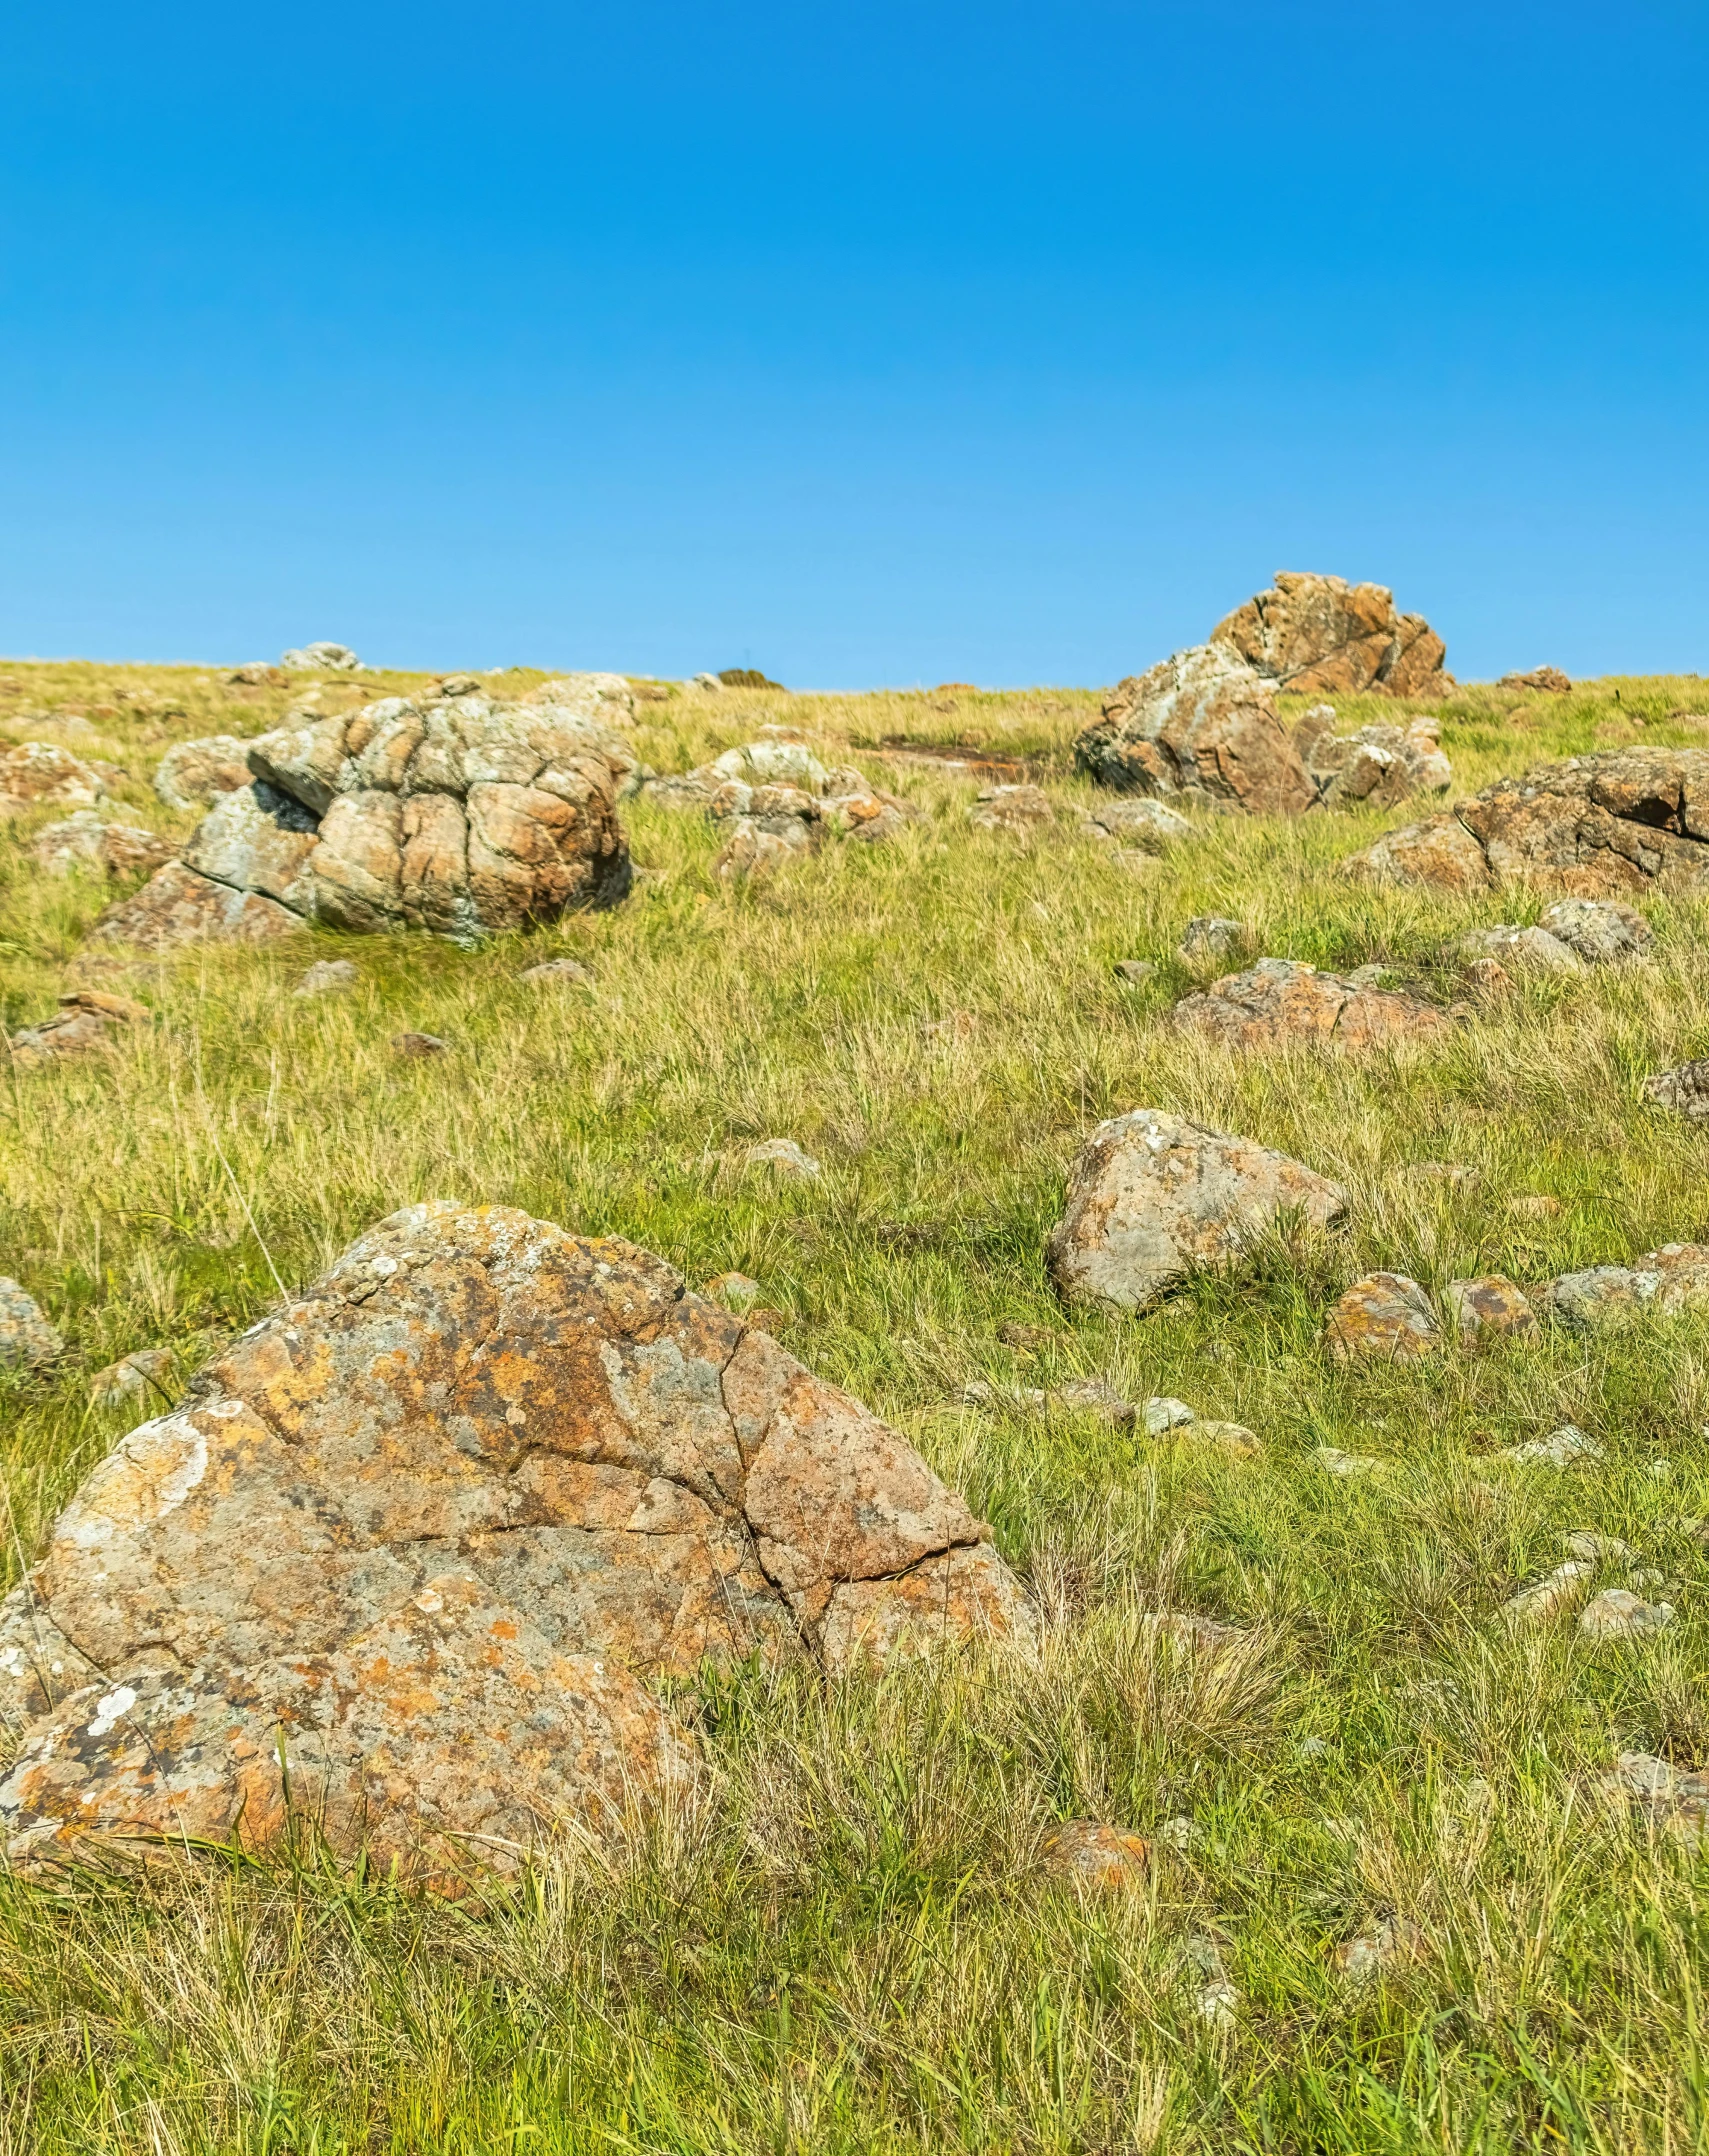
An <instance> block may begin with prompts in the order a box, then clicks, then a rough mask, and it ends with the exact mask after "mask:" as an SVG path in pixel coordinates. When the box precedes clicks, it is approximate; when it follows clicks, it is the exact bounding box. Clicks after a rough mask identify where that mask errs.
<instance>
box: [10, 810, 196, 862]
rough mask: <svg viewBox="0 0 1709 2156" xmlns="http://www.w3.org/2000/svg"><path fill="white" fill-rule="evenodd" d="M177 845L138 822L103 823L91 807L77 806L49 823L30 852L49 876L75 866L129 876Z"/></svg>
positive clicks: (171, 852) (164, 859)
mask: <svg viewBox="0 0 1709 2156" xmlns="http://www.w3.org/2000/svg"><path fill="white" fill-rule="evenodd" d="M177 850H178V849H177V848H176V847H175V846H174V845H173V844H172V843H171V841H170V840H169V839H164V838H161V837H159V836H158V834H157V833H155V832H153V831H145V830H144V829H143V828H142V826H141V825H140V824H134V823H105V822H103V821H102V819H101V817H100V815H99V814H98V813H97V811H96V810H94V809H77V810H75V811H74V812H73V813H72V814H71V815H70V816H67V817H66V819H65V821H64V822H63V823H50V824H49V825H47V827H46V828H45V829H44V830H41V831H38V832H37V833H36V835H35V837H34V838H33V839H32V840H31V842H30V856H31V858H32V859H33V860H35V861H36V862H38V863H39V864H40V865H41V867H43V868H45V869H46V870H47V872H48V874H49V875H50V876H68V875H70V874H71V873H72V871H73V870H74V869H89V870H91V871H93V872H94V873H95V874H96V875H102V876H128V875H130V874H132V873H133V872H134V871H135V870H137V869H139V868H159V867H160V866H161V865H162V863H164V862H167V861H170V860H171V859H172V857H173V855H174V854H175V853H176V852H177Z"/></svg>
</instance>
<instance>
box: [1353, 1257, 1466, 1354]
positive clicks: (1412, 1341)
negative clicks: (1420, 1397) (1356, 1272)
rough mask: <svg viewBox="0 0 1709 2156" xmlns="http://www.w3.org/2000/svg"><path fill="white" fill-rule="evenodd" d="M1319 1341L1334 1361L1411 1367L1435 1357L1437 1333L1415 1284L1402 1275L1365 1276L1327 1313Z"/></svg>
mask: <svg viewBox="0 0 1709 2156" xmlns="http://www.w3.org/2000/svg"><path fill="white" fill-rule="evenodd" d="M1323 1337H1324V1344H1325V1345H1326V1346H1327V1347H1328V1349H1329V1352H1330V1354H1331V1355H1333V1356H1334V1357H1335V1359H1336V1360H1337V1361H1338V1362H1352V1361H1355V1360H1366V1359H1368V1360H1374V1361H1380V1362H1415V1361H1416V1360H1417V1359H1418V1358H1419V1357H1420V1356H1421V1355H1434V1354H1435V1352H1436V1350H1437V1349H1438V1348H1439V1347H1440V1346H1441V1344H1442V1329H1441V1327H1440V1326H1439V1325H1438V1324H1437V1322H1436V1313H1435V1311H1434V1310H1433V1309H1432V1308H1431V1307H1430V1298H1429V1296H1428V1295H1426V1294H1425V1292H1424V1290H1423V1289H1422V1288H1421V1287H1420V1286H1419V1284H1418V1282H1417V1281H1416V1280H1409V1279H1408V1278H1407V1276H1406V1275H1405V1274H1404V1273H1367V1274H1366V1275H1365V1277H1364V1279H1363V1280H1355V1281H1354V1283H1353V1285H1352V1286H1351V1287H1350V1288H1349V1289H1348V1290H1347V1292H1346V1294H1345V1295H1343V1296H1342V1298H1341V1300H1340V1301H1339V1302H1338V1303H1337V1304H1336V1305H1335V1307H1334V1309H1333V1310H1331V1311H1330V1313H1329V1320H1328V1323H1327V1324H1326V1325H1325V1327H1324V1333H1323Z"/></svg>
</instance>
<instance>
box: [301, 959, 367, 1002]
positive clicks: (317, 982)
mask: <svg viewBox="0 0 1709 2156" xmlns="http://www.w3.org/2000/svg"><path fill="white" fill-rule="evenodd" d="M357 979H358V975H357V972H356V966H355V962H354V961H353V960H351V959H348V958H317V959H316V960H315V962H314V964H313V965H312V966H310V968H309V969H308V971H307V972H306V973H305V974H304V975H303V977H302V979H301V980H300V981H299V982H298V983H297V985H296V987H295V988H293V989H292V991H291V993H292V995H294V996H336V995H342V994H343V993H344V991H345V990H346V989H348V988H354V987H355V986H356V982H357Z"/></svg>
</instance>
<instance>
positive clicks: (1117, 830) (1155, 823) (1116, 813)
mask: <svg viewBox="0 0 1709 2156" xmlns="http://www.w3.org/2000/svg"><path fill="white" fill-rule="evenodd" d="M1087 829H1088V832H1089V834H1090V835H1091V836H1092V837H1095V838H1096V837H1103V838H1111V839H1126V840H1130V841H1132V842H1134V843H1136V844H1139V845H1142V846H1155V847H1158V848H1161V847H1163V846H1167V845H1171V844H1173V843H1174V842H1175V841H1176V840H1177V839H1183V838H1191V837H1192V835H1193V827H1192V825H1191V824H1190V823H1189V822H1188V821H1187V819H1186V817H1185V816H1183V815H1181V814H1179V813H1178V812H1177V811H1176V810H1175V809H1172V808H1170V807H1169V805H1168V804H1167V802H1163V801H1156V800H1153V799H1152V798H1151V797H1150V796H1149V795H1146V794H1137V795H1136V794H1126V795H1121V796H1118V797H1117V799H1115V800H1114V801H1101V802H1099V803H1098V805H1097V806H1096V807H1095V808H1093V809H1090V810H1089V811H1088V812H1087Z"/></svg>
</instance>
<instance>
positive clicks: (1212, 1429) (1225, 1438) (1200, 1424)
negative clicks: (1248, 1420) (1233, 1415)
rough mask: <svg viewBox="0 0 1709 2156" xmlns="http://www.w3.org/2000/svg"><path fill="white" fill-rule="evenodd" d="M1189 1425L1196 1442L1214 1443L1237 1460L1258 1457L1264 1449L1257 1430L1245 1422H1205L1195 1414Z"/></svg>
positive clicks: (1202, 1443)
mask: <svg viewBox="0 0 1709 2156" xmlns="http://www.w3.org/2000/svg"><path fill="white" fill-rule="evenodd" d="M1187 1427H1188V1428H1189V1429H1190V1431H1191V1432H1192V1437H1193V1442H1194V1443H1195V1444H1198V1445H1214V1446H1216V1447H1217V1449H1218V1450H1219V1451H1221V1452H1226V1453H1228V1454H1230V1455H1231V1456H1232V1457H1233V1458H1235V1459H1237V1460H1252V1459H1256V1458H1257V1456H1258V1454H1259V1453H1261V1452H1262V1451H1263V1450H1264V1446H1263V1441H1262V1440H1261V1439H1260V1437H1259V1435H1258V1433H1257V1431H1256V1430H1249V1429H1248V1428H1247V1427H1246V1425H1245V1423H1243V1422H1214V1421H1213V1422H1204V1421H1201V1420H1200V1419H1199V1418H1198V1417H1197V1416H1195V1417H1194V1418H1193V1421H1192V1422H1191V1423H1190V1424H1189V1425H1188V1426H1187Z"/></svg>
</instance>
